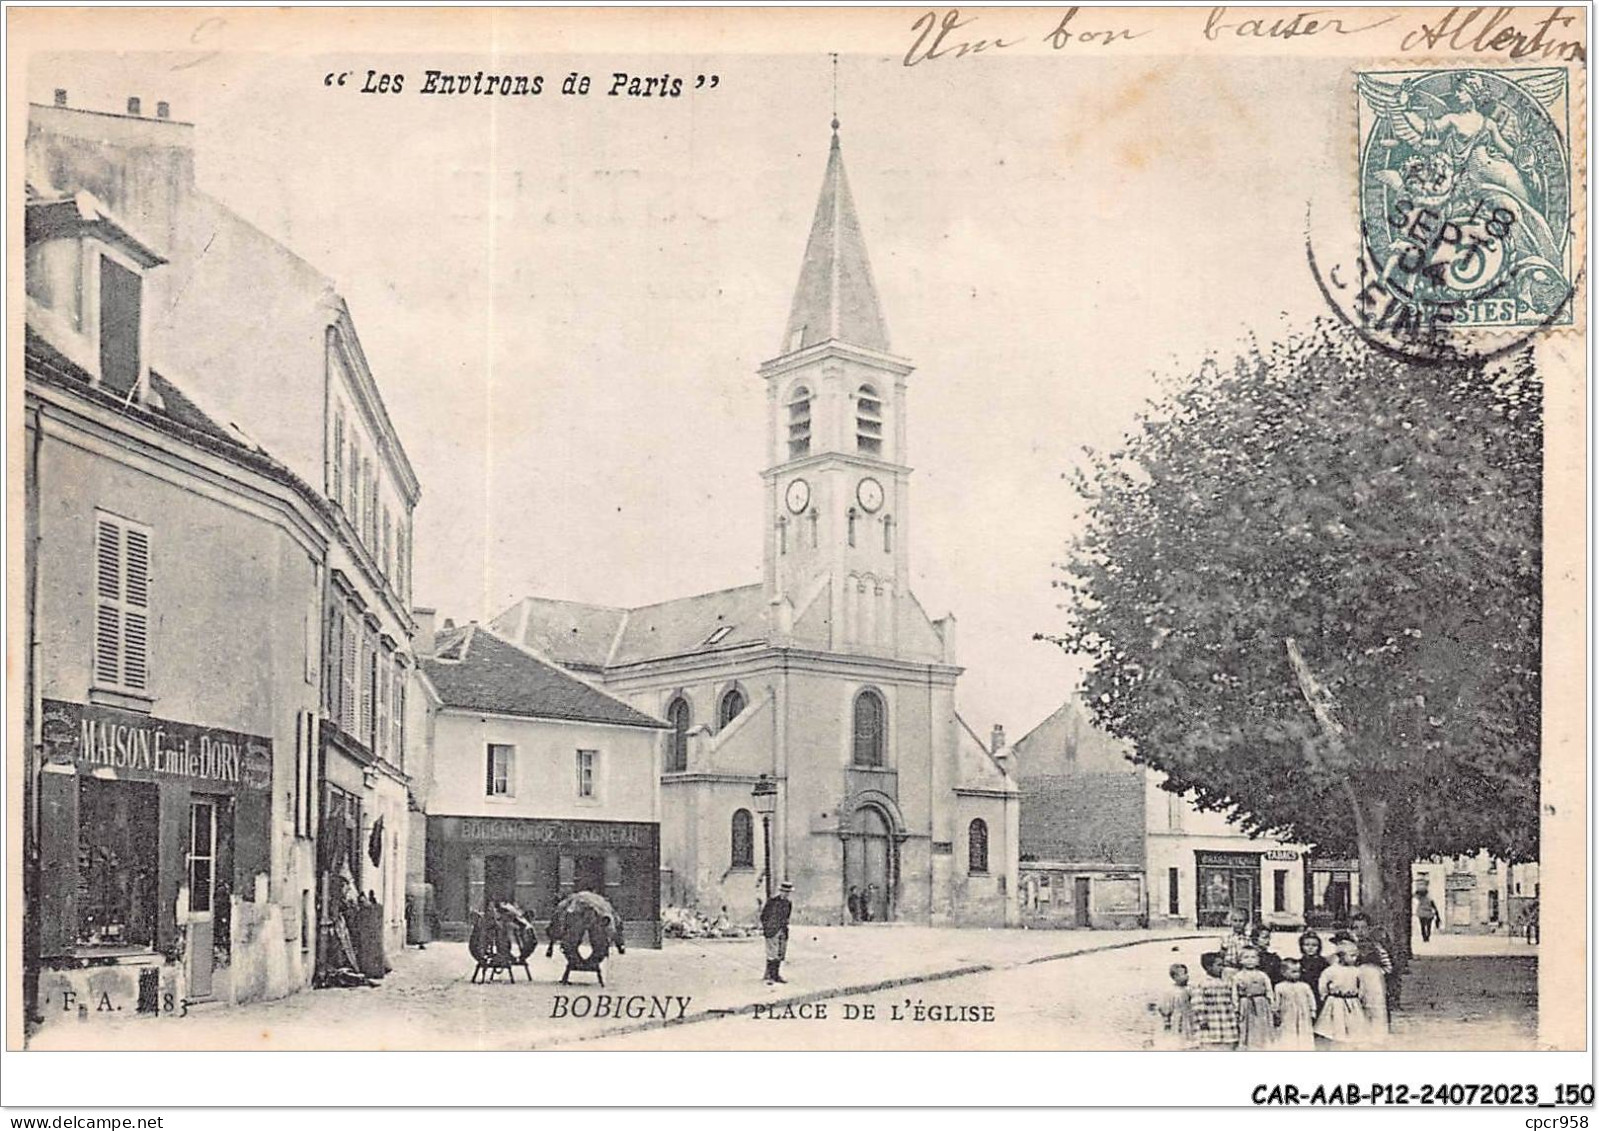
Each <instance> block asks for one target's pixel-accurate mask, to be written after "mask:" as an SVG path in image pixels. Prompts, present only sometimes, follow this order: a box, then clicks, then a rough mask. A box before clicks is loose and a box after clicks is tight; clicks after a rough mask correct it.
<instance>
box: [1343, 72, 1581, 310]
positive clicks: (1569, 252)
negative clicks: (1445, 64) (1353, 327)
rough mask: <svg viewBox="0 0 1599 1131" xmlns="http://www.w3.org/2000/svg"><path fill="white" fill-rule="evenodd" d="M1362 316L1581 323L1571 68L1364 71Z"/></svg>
mask: <svg viewBox="0 0 1599 1131" xmlns="http://www.w3.org/2000/svg"><path fill="white" fill-rule="evenodd" d="M1358 90H1359V103H1360V106H1359V123H1360V162H1359V175H1360V192H1359V201H1360V224H1361V232H1362V239H1363V242H1364V248H1363V251H1364V253H1365V256H1366V257H1367V259H1368V262H1369V264H1370V266H1371V268H1372V270H1373V272H1374V273H1375V275H1376V278H1377V280H1378V282H1379V287H1378V288H1376V289H1375V290H1374V291H1373V293H1372V298H1373V299H1374V300H1375V301H1374V302H1373V303H1372V304H1371V306H1370V308H1369V309H1368V310H1367V312H1366V313H1368V314H1369V315H1371V316H1372V317H1374V318H1375V319H1379V320H1383V319H1386V320H1389V321H1402V320H1405V319H1412V320H1418V321H1421V322H1424V323H1430V324H1433V325H1435V326H1436V325H1447V326H1450V327H1452V328H1457V329H1464V328H1486V329H1506V330H1513V329H1517V328H1522V329H1525V328H1529V327H1543V326H1560V325H1570V324H1572V321H1573V317H1574V315H1573V304H1572V302H1571V298H1572V293H1573V290H1572V288H1573V277H1574V276H1573V259H1572V256H1573V243H1574V240H1573V233H1572V166H1571V142H1570V138H1571V111H1570V104H1569V95H1570V91H1569V84H1568V81H1567V72H1566V71H1565V69H1564V68H1504V69H1458V68H1446V69H1434V70H1411V71H1363V72H1361V73H1360V75H1359V80H1358Z"/></svg>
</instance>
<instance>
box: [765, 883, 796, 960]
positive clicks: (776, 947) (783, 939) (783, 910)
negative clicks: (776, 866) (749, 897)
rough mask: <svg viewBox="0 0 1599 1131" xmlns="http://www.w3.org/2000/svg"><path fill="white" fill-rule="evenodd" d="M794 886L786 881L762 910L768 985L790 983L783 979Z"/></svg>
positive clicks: (792, 908) (792, 909) (792, 910)
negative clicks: (791, 895)
mask: <svg viewBox="0 0 1599 1131" xmlns="http://www.w3.org/2000/svg"><path fill="white" fill-rule="evenodd" d="M793 890H794V885H793V884H791V883H789V882H788V881H787V880H784V881H783V882H782V884H781V885H779V887H778V891H777V894H776V895H774V896H772V898H771V899H768V900H767V901H766V904H765V906H763V907H762V908H761V934H762V935H763V936H764V937H765V939H766V983H767V985H771V984H772V983H773V982H784V983H786V982H787V981H788V979H787V978H785V977H783V960H784V959H786V958H787V957H788V920H789V916H791V915H792V914H793V913H794V907H793V905H792V904H791V903H790V902H789V895H788V893H789V892H791V891H793Z"/></svg>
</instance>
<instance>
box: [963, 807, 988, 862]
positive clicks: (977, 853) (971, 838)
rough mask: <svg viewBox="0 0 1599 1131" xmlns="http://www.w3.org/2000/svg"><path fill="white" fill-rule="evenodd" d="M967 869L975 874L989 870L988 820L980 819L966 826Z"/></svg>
mask: <svg viewBox="0 0 1599 1131" xmlns="http://www.w3.org/2000/svg"><path fill="white" fill-rule="evenodd" d="M966 870H967V871H968V872H971V873H972V874H973V875H985V874H987V872H988V822H987V821H984V820H981V819H978V820H975V821H973V822H972V823H971V824H970V825H968V826H967V828H966Z"/></svg>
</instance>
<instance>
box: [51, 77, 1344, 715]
mask: <svg viewBox="0 0 1599 1131" xmlns="http://www.w3.org/2000/svg"><path fill="white" fill-rule="evenodd" d="M484 63H485V59H484V58H482V57H449V56H439V57H433V56H426V57H424V56H417V55H396V56H374V57H371V58H365V57H363V58H361V59H359V60H352V59H351V58H349V57H348V56H341V57H337V58H335V57H318V56H315V55H305V56H301V57H283V56H278V57H266V56H250V55H246V54H229V55H225V56H213V57H210V58H205V59H202V60H201V61H199V62H198V63H196V62H195V61H194V58H193V57H185V58H183V59H178V58H176V57H173V56H155V55H137V54H129V55H121V56H109V55H97V56H92V57H91V56H85V55H64V56H41V57H37V58H35V59H33V60H32V61H31V67H30V70H29V73H28V78H27V83H28V90H29V94H30V97H31V98H33V99H34V100H38V101H49V99H50V92H51V91H52V90H53V89H54V88H56V87H64V88H67V89H68V90H69V92H70V98H71V104H72V105H74V106H81V107H86V108H97V109H106V110H121V109H122V107H123V105H124V104H125V101H126V98H127V96H128V95H131V94H137V95H139V96H141V97H142V98H143V99H144V103H145V105H146V106H147V107H150V106H153V104H154V103H155V101H157V100H158V99H160V100H166V101H169V102H170V103H171V104H172V107H173V116H174V117H175V118H178V119H181V120H185V121H192V122H194V123H195V125H196V165H197V171H198V178H199V181H200V184H201V187H202V188H204V189H206V190H207V191H209V192H211V193H212V194H214V195H215V196H217V197H218V198H220V199H221V200H222V201H223V202H225V203H227V204H228V205H229V206H231V207H232V208H233V209H234V210H235V211H237V212H238V213H240V214H241V215H242V216H244V217H245V218H247V219H249V220H250V221H252V222H253V223H255V224H256V225H258V226H259V227H260V228H262V229H263V230H265V231H266V232H267V233H269V234H270V235H272V236H274V237H276V238H278V239H280V240H282V241H283V242H284V243H286V244H287V245H288V246H290V247H291V248H293V249H294V250H295V251H296V252H297V253H298V254H299V255H300V256H301V257H302V258H304V259H306V260H308V261H309V262H310V263H312V264H313V265H315V266H316V267H317V268H319V269H320V270H322V271H323V272H325V273H326V274H327V275H329V276H331V277H332V278H333V279H334V280H335V282H336V284H337V285H338V287H339V289H340V291H341V292H342V293H343V295H344V296H345V297H346V299H347V301H348V303H349V306H350V308H351V311H352V313H353V315H354V318H355V322H356V326H357V328H358V331H359V334H360V337H361V342H362V345H363V347H364V349H365V351H366V354H367V356H368V358H369V360H370V362H371V364H372V368H373V372H374V374H375V376H376V378H377V381H378V384H379V387H380V389H381V390H382V394H383V397H384V400H385V402H386V405H387V407H388V410H389V413H390V415H391V417H392V419H393V421H394V423H395V425H396V427H397V429H398V431H399V434H400V436H401V439H402V441H403V443H404V445H405V447H406V450H407V453H408V455H409V457H410V459H411V462H412V464H413V466H414V467H415V469H416V471H417V474H418V476H419V478H420V480H421V482H422V488H423V496H422V501H421V504H420V506H419V508H418V510H417V515H416V559H415V578H416V581H415V600H416V602H417V604H419V605H429V606H434V607H436V608H437V609H438V610H439V614H440V616H441V617H444V616H449V617H453V618H455V619H456V620H465V619H474V618H475V619H479V620H483V619H487V618H489V617H492V616H494V615H496V614H497V613H499V612H501V611H502V610H503V609H505V608H506V607H508V606H509V605H510V604H511V603H512V602H513V601H515V600H516V599H517V598H519V597H520V596H522V595H526V594H538V595H543V596H553V597H562V598H568V599H573V600H581V601H591V602H598V603H605V604H613V605H632V604H642V603H648V602H652V601H659V600H666V599H670V598H672V597H676V596H686V595H689V594H692V593H698V592H704V591H707V590H712V589H718V588H722V587H726V586H732V585H739V584H746V583H749V582H751V581H755V580H758V579H759V577H760V570H761V549H762V530H761V524H762V501H761V494H760V490H761V484H760V479H759V471H760V470H761V467H762V462H763V450H762V448H763V442H764V437H765V427H766V424H765V417H764V413H765V399H764V391H763V388H762V385H761V382H760V380H759V378H758V377H757V376H756V369H757V367H758V366H759V365H760V363H761V362H762V361H763V360H766V359H768V358H770V357H772V356H773V355H775V354H776V353H777V352H778V347H779V340H780V337H781V334H782V330H783V325H784V321H785V319H786V317H787V314H788V308H789V303H790V300H791V298H792V294H793V288H794V285H795V283H796V280H797V277H798V272H799V266H800V259H801V254H802V252H803V250H804V245H805V238H806V235H807V232H808V230H809V225H810V219H811V213H812V210H813V209H814V207H815V203H816V196H817V193H818V190H819V188H820V186H821V180H822V172H823V168H824V165H825V162H826V157H827V147H828V141H829V136H830V134H829V118H830V116H831V113H832V98H833V90H832V77H831V64H830V62H829V60H828V58H827V56H826V55H825V54H816V55H798V56H753V57H752V56H748V55H743V56H723V57H717V56H714V55H707V56H704V57H698V58H689V57H684V56H664V55H663V56H655V57H632V56H617V57H605V58H595V57H591V56H582V55H548V56H537V55H530V56H526V57H514V58H512V57H502V58H498V59H496V60H495V61H494V62H493V67H494V69H496V70H499V71H509V72H513V73H517V72H521V73H527V74H542V75H543V76H544V77H545V83H546V90H545V93H544V94H543V95H541V96H539V97H537V98H528V99H523V100H516V101H510V100H504V99H499V98H472V97H465V98H462V97H459V96H457V97H453V98H451V97H442V98H441V97H424V96H420V95H416V94H414V93H413V92H414V90H415V88H416V87H417V86H419V85H420V84H421V82H422V81H423V78H422V76H423V72H424V71H425V70H426V69H427V68H438V69H444V70H450V69H460V70H475V69H478V68H479V67H482V66H483V65H484ZM352 68H353V69H354V71H353V76H352V78H351V80H350V85H348V86H347V87H345V88H343V89H340V88H337V87H328V86H326V85H325V84H324V81H323V80H324V76H325V75H327V74H328V73H329V72H338V71H343V70H351V69H352ZM367 68H372V69H375V70H377V71H379V72H383V71H389V72H397V73H404V74H405V75H406V76H407V84H408V85H407V90H406V91H404V92H403V93H402V94H400V95H395V96H383V95H362V94H359V93H357V91H356V90H355V89H354V84H355V83H357V82H359V81H360V80H361V79H362V78H364V71H365V70H366V69H367ZM572 71H580V72H583V73H588V74H591V75H593V76H594V78H595V83H596V90H595V91H594V92H593V93H591V94H590V95H588V96H587V97H577V96H573V97H564V96H562V95H560V94H559V93H558V87H559V84H560V82H561V80H562V79H563V78H564V77H565V76H566V75H567V74H568V73H570V72H572ZM615 71H627V72H630V73H636V74H642V75H659V74H661V73H663V72H666V73H669V74H670V75H672V76H674V77H676V76H688V77H690V79H691V78H692V76H693V75H695V74H699V73H706V74H716V75H717V76H718V83H717V85H716V88H715V89H714V90H702V91H698V92H696V91H694V90H693V89H692V83H691V82H690V83H686V84H685V85H686V86H688V87H689V89H687V90H685V93H684V95H683V96H682V97H680V98H675V99H672V98H627V97H615V98H612V97H608V96H606V95H605V94H603V90H604V89H605V88H607V87H608V86H609V80H608V78H607V76H608V75H609V74H611V73H612V72H615ZM837 97H838V113H839V117H840V119H841V123H842V126H841V136H842V141H843V147H844V157H845V163H846V166H847V168H848V172H849V178H850V184H851V189H852V192H853V195H854V199H855V203H856V207H857V210H858V212H859V215H860V221H861V225H862V228H863V230H864V233H865V238H866V241H867V246H868V249H869V253H870V256H871V261H872V267H873V272H874V274H875V277H876V283H877V288H878V292H879V295H880V298H881V301H882V306H883V310H884V315H885V318H886V320H887V323H888V328H889V333H890V336H891V340H892V343H893V347H894V351H895V352H896V353H898V354H901V355H903V356H905V357H907V358H909V359H910V360H911V361H912V362H913V363H914V364H915V365H916V366H917V369H916V372H915V373H913V374H912V376H911V378H910V404H909V412H910V417H909V445H910V459H909V462H910V463H911V465H912V466H913V468H914V469H915V470H914V473H913V474H912V476H911V499H912V506H911V516H910V519H909V521H910V523H911V525H910V528H909V535H910V555H911V579H912V587H913V589H914V591H915V592H916V594H917V596H918V598H919V599H920V601H921V603H922V605H923V606H924V607H925V608H926V609H927V611H928V612H929V614H930V615H932V616H934V617H937V616H941V615H943V614H944V613H946V612H950V611H953V612H954V613H955V615H956V617H957V620H958V622H959V661H960V662H961V663H962V664H964V665H965V667H966V669H967V670H966V673H965V675H964V676H963V677H962V679H961V682H960V685H959V688H960V689H959V700H960V705H961V711H962V714H963V715H964V716H965V718H966V719H967V721H968V722H970V723H971V724H972V726H973V727H974V728H975V729H976V730H977V731H978V732H979V733H982V734H986V733H987V731H988V728H989V727H990V726H992V725H993V724H994V723H1003V724H1004V725H1005V726H1006V728H1007V730H1008V731H1009V732H1010V734H1011V736H1012V737H1013V738H1014V737H1016V736H1019V735H1021V734H1023V733H1025V732H1026V731H1027V730H1028V729H1030V728H1031V727H1032V726H1033V725H1035V724H1036V723H1038V722H1039V721H1041V720H1042V719H1043V718H1045V717H1046V716H1047V715H1049V714H1050V713H1051V712H1052V711H1053V710H1054V709H1055V708H1056V707H1058V706H1059V705H1060V703H1061V702H1062V701H1063V700H1064V699H1065V698H1066V697H1067V696H1068V695H1069V694H1070V693H1071V692H1072V689H1073V687H1074V685H1075V683H1076V680H1077V678H1078V675H1079V673H1080V670H1081V665H1080V663H1079V662H1077V661H1076V660H1074V659H1073V658H1070V657H1067V656H1065V655H1063V654H1061V653H1060V652H1059V650H1058V649H1056V648H1054V647H1053V646H1051V645H1049V644H1045V643H1039V642H1037V641H1035V640H1034V634H1035V633H1040V632H1045V633H1047V632H1051V631H1055V630H1058V629H1059V628H1060V627H1061V624H1062V620H1061V613H1060V611H1059V609H1058V607H1057V604H1058V601H1057V594H1056V593H1055V591H1054V590H1052V588H1051V584H1050V583H1051V579H1052V577H1053V576H1054V572H1055V571H1054V569H1053V565H1052V563H1054V562H1057V561H1059V560H1061V559H1062V557H1063V555H1064V553H1065V545H1066V541H1067V539H1068V538H1069V537H1070V535H1071V534H1072V532H1073V530H1074V529H1075V528H1076V526H1077V524H1078V522H1079V520H1080V517H1079V516H1080V504H1079V503H1078V501H1077V500H1076V499H1075V496H1074V494H1073V492H1072V490H1071V487H1070V484H1069V482H1068V481H1067V479H1066V478H1065V476H1066V474H1067V473H1068V472H1069V471H1070V470H1071V468H1072V467H1073V466H1075V465H1076V464H1077V463H1078V462H1079V461H1080V460H1081V458H1082V451H1083V449H1084V447H1085V446H1089V447H1092V448H1095V449H1099V450H1106V449H1111V448H1113V447H1114V446H1115V445H1116V444H1117V442H1118V441H1119V439H1120V438H1121V437H1122V436H1123V434H1124V433H1125V432H1126V430H1127V429H1128V428H1130V427H1132V426H1133V423H1134V420H1135V416H1136V414H1137V412H1138V411H1139V410H1140V408H1141V407H1142V406H1143V405H1144V404H1145V403H1146V401H1147V400H1148V398H1150V397H1151V396H1153V395H1155V394H1156V392H1157V391H1158V389H1159V387H1160V384H1161V382H1162V381H1163V380H1169V379H1171V378H1173V377H1175V376H1177V375H1180V374H1182V373H1186V372H1189V371H1191V370H1192V369H1193V368H1194V367H1195V366H1196V365H1197V364H1198V363H1199V362H1200V361H1201V360H1202V359H1203V358H1204V357H1205V356H1206V355H1207V354H1208V353H1210V352H1212V351H1218V352H1220V353H1222V354H1224V355H1228V356H1230V355H1231V353H1232V352H1234V351H1236V350H1237V349H1238V348H1239V347H1240V345H1242V344H1243V343H1244V342H1246V341H1247V340H1248V338H1249V336H1250V335H1256V336H1259V337H1261V338H1263V339H1266V340H1270V339H1273V338H1275V337H1279V336H1281V335H1282V334H1283V333H1284V332H1285V331H1286V330H1287V329H1289V328H1291V327H1297V326H1303V325H1305V324H1307V323H1308V322H1309V321H1310V320H1311V319H1313V318H1314V317H1316V316H1317V315H1318V314H1320V313H1322V312H1323V311H1324V307H1323V305H1322V300H1321V298H1320V296H1319V295H1318V293H1317V291H1316V289H1315V287H1314V284H1313V282H1312V279H1311V277H1310V274H1309V271H1308V270H1307V269H1306V267H1305V254H1304V241H1305V217H1306V210H1307V204H1308V203H1309V202H1311V201H1312V200H1313V198H1316V197H1318V196H1322V197H1324V196H1326V195H1327V194H1328V192H1329V191H1332V192H1333V193H1334V195H1336V194H1337V192H1339V191H1345V192H1347V193H1351V194H1352V192H1353V187H1352V186H1346V188H1345V189H1343V190H1340V189H1339V188H1338V186H1337V185H1336V184H1334V185H1333V186H1332V188H1331V189H1329V183H1328V182H1329V177H1328V170H1329V169H1330V168H1332V167H1333V164H1332V163H1341V160H1342V158H1344V156H1345V155H1343V154H1338V153H1336V150H1337V148H1338V147H1339V146H1342V145H1347V146H1350V147H1352V146H1353V145H1354V125H1353V120H1352V114H1353V101H1352V96H1351V94H1350V88H1349V83H1348V76H1347V74H1346V73H1345V72H1344V71H1343V70H1342V69H1341V68H1339V67H1338V66H1335V65H1332V64H1328V63H1307V62H1304V61H1298V62H1296V61H1293V60H1272V59H1267V58H1255V59H1248V58H1236V57H1235V58H1231V59H1215V60H1206V59H1204V58H1203V57H1197V56H1191V57H1187V58H1167V59H1163V60H1152V59H1144V60H1140V59H1138V58H1137V57H1131V58H1120V59H1117V60H1114V61H1113V60H1110V59H1107V58H1105V57H1103V56H1101V57H1095V56H1093V55H1090V54H1084V55H1079V56H1076V57H1074V58H1073V59H1072V60H1071V61H1069V62H1068V61H1063V60H1058V59H1055V58H1049V57H1044V58H1040V57H1031V56H1029V57H1017V58H1005V57H999V56H993V57H985V56H977V57H973V58H969V59H963V60H959V61H956V62H945V61H937V62H934V63H927V64H923V65H920V66H916V67H911V68H906V67H904V66H902V65H901V62H900V60H899V58H898V57H892V58H891V57H888V56H881V57H879V56H870V55H846V56H844V57H843V58H842V59H841V61H840V65H839V72H838V95H837ZM1341 116H1343V117H1347V118H1348V119H1349V121H1348V123H1347V125H1345V124H1343V120H1342V117H1341ZM1307 122H1314V123H1318V126H1319V128H1315V129H1310V128H1305V123H1307ZM1329 122H1331V124H1332V128H1327V127H1328V123H1329ZM1334 158H1339V159H1340V160H1339V161H1338V162H1334Z"/></svg>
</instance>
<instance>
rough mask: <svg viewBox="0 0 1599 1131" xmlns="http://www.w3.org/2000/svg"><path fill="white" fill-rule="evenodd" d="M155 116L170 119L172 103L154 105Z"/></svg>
mask: <svg viewBox="0 0 1599 1131" xmlns="http://www.w3.org/2000/svg"><path fill="white" fill-rule="evenodd" d="M155 116H156V117H157V118H162V119H165V118H170V117H172V103H170V102H157V103H156V104H155Z"/></svg>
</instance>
